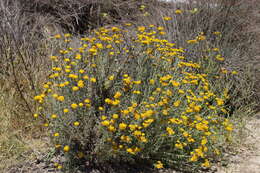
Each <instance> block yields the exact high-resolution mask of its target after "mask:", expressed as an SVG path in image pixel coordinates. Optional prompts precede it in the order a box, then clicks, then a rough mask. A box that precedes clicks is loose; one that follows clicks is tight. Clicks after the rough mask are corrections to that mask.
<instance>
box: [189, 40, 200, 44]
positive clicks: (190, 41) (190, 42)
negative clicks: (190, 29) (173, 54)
mask: <svg viewBox="0 0 260 173" xmlns="http://www.w3.org/2000/svg"><path fill="white" fill-rule="evenodd" d="M197 42H198V41H197V40H187V43H189V44H194V43H197Z"/></svg>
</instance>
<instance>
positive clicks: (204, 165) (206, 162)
mask: <svg viewBox="0 0 260 173" xmlns="http://www.w3.org/2000/svg"><path fill="white" fill-rule="evenodd" d="M201 166H203V167H206V168H208V167H210V162H209V160H208V159H205V162H204V163H202V164H201Z"/></svg>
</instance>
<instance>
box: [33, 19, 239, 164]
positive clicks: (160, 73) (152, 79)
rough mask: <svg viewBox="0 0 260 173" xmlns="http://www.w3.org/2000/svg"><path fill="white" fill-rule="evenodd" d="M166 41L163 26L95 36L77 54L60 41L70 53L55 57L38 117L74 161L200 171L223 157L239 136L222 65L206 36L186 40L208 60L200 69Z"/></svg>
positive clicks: (102, 30) (100, 32) (102, 32)
mask: <svg viewBox="0 0 260 173" xmlns="http://www.w3.org/2000/svg"><path fill="white" fill-rule="evenodd" d="M164 20H171V18H168V17H165V18H164ZM214 34H215V37H217V35H218V34H219V33H213V35H214ZM164 35H165V32H164V28H163V27H160V26H154V25H149V26H138V27H133V26H131V24H130V23H126V24H125V25H124V26H121V27H108V28H99V29H96V30H94V31H93V33H92V34H91V35H90V36H89V37H83V38H81V42H80V46H79V47H73V48H72V47H70V46H69V43H68V42H70V35H69V34H65V35H64V36H61V35H55V36H54V37H55V38H56V39H58V41H61V42H64V48H62V49H61V50H60V51H59V53H58V54H57V55H55V56H51V59H52V61H53V68H52V69H51V72H50V75H49V81H48V82H46V83H45V84H44V85H43V92H42V93H41V94H39V95H37V96H35V100H36V101H37V102H39V104H40V106H39V108H38V110H39V112H38V113H36V114H34V117H35V118H38V117H41V118H42V119H43V120H44V121H45V123H44V125H45V126H46V127H49V128H50V132H51V133H52V142H53V144H55V147H56V148H57V149H61V150H62V151H63V152H64V153H65V156H66V157H67V159H68V160H69V161H70V162H73V161H75V160H77V163H80V162H79V161H80V160H84V161H86V160H87V161H88V162H89V163H91V164H97V163H102V162H106V161H111V160H114V161H115V162H116V161H127V162H135V161H138V160H139V161H140V160H143V161H144V160H145V161H148V163H150V164H153V165H154V166H155V167H156V168H162V167H164V166H166V167H175V168H177V167H178V168H181V169H191V168H192V169H198V168H201V167H210V162H211V161H213V160H214V159H216V158H217V157H219V156H220V155H221V150H222V149H223V148H224V147H223V144H225V143H226V142H227V141H228V140H229V139H230V134H231V132H232V130H233V126H232V124H231V123H230V122H229V120H228V119H227V118H226V116H227V115H228V111H227V110H226V109H225V101H226V99H228V98H229V96H228V92H229V88H228V86H227V85H225V83H223V82H221V81H227V79H230V77H231V76H230V75H229V74H227V73H228V71H227V70H225V69H223V68H221V62H222V61H223V60H224V58H223V57H222V56H221V54H220V53H219V49H218V48H215V47H213V48H210V45H208V44H207V38H206V37H205V36H204V35H203V33H199V34H198V36H197V37H196V38H194V39H192V40H187V43H188V44H189V45H190V49H189V51H190V50H192V47H196V48H195V49H194V50H196V51H199V50H201V51H202V52H204V54H205V55H207V56H205V57H197V60H196V62H194V61H191V60H190V59H191V57H192V56H193V59H195V58H194V56H195V55H196V52H193V54H190V55H188V56H187V57H185V55H186V53H187V50H185V49H184V48H178V47H177V45H176V43H173V42H169V41H167V40H166V39H164ZM198 48H200V49H198ZM230 73H233V74H236V72H230ZM218 82H220V83H221V85H218ZM217 85H218V86H217ZM74 163H75V162H74ZM56 166H57V167H58V168H62V167H61V165H59V164H57V165H56Z"/></svg>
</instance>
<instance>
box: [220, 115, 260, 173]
mask: <svg viewBox="0 0 260 173" xmlns="http://www.w3.org/2000/svg"><path fill="white" fill-rule="evenodd" d="M246 128H247V129H248V135H247V137H246V139H245V141H244V144H243V146H244V147H241V149H240V152H239V154H237V155H235V156H233V157H231V158H230V160H231V163H229V164H228V166H227V167H220V168H218V171H217V173H260V112H259V113H258V114H256V116H255V117H254V118H253V119H252V120H250V121H249V122H248V123H247V124H246Z"/></svg>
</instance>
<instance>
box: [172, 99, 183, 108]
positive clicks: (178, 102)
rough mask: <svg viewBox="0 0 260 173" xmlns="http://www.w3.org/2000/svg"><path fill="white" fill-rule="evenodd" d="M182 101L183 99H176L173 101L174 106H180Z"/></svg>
mask: <svg viewBox="0 0 260 173" xmlns="http://www.w3.org/2000/svg"><path fill="white" fill-rule="evenodd" d="M180 103H181V101H180V100H177V101H175V102H174V103H173V106H175V107H178V106H180Z"/></svg>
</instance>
